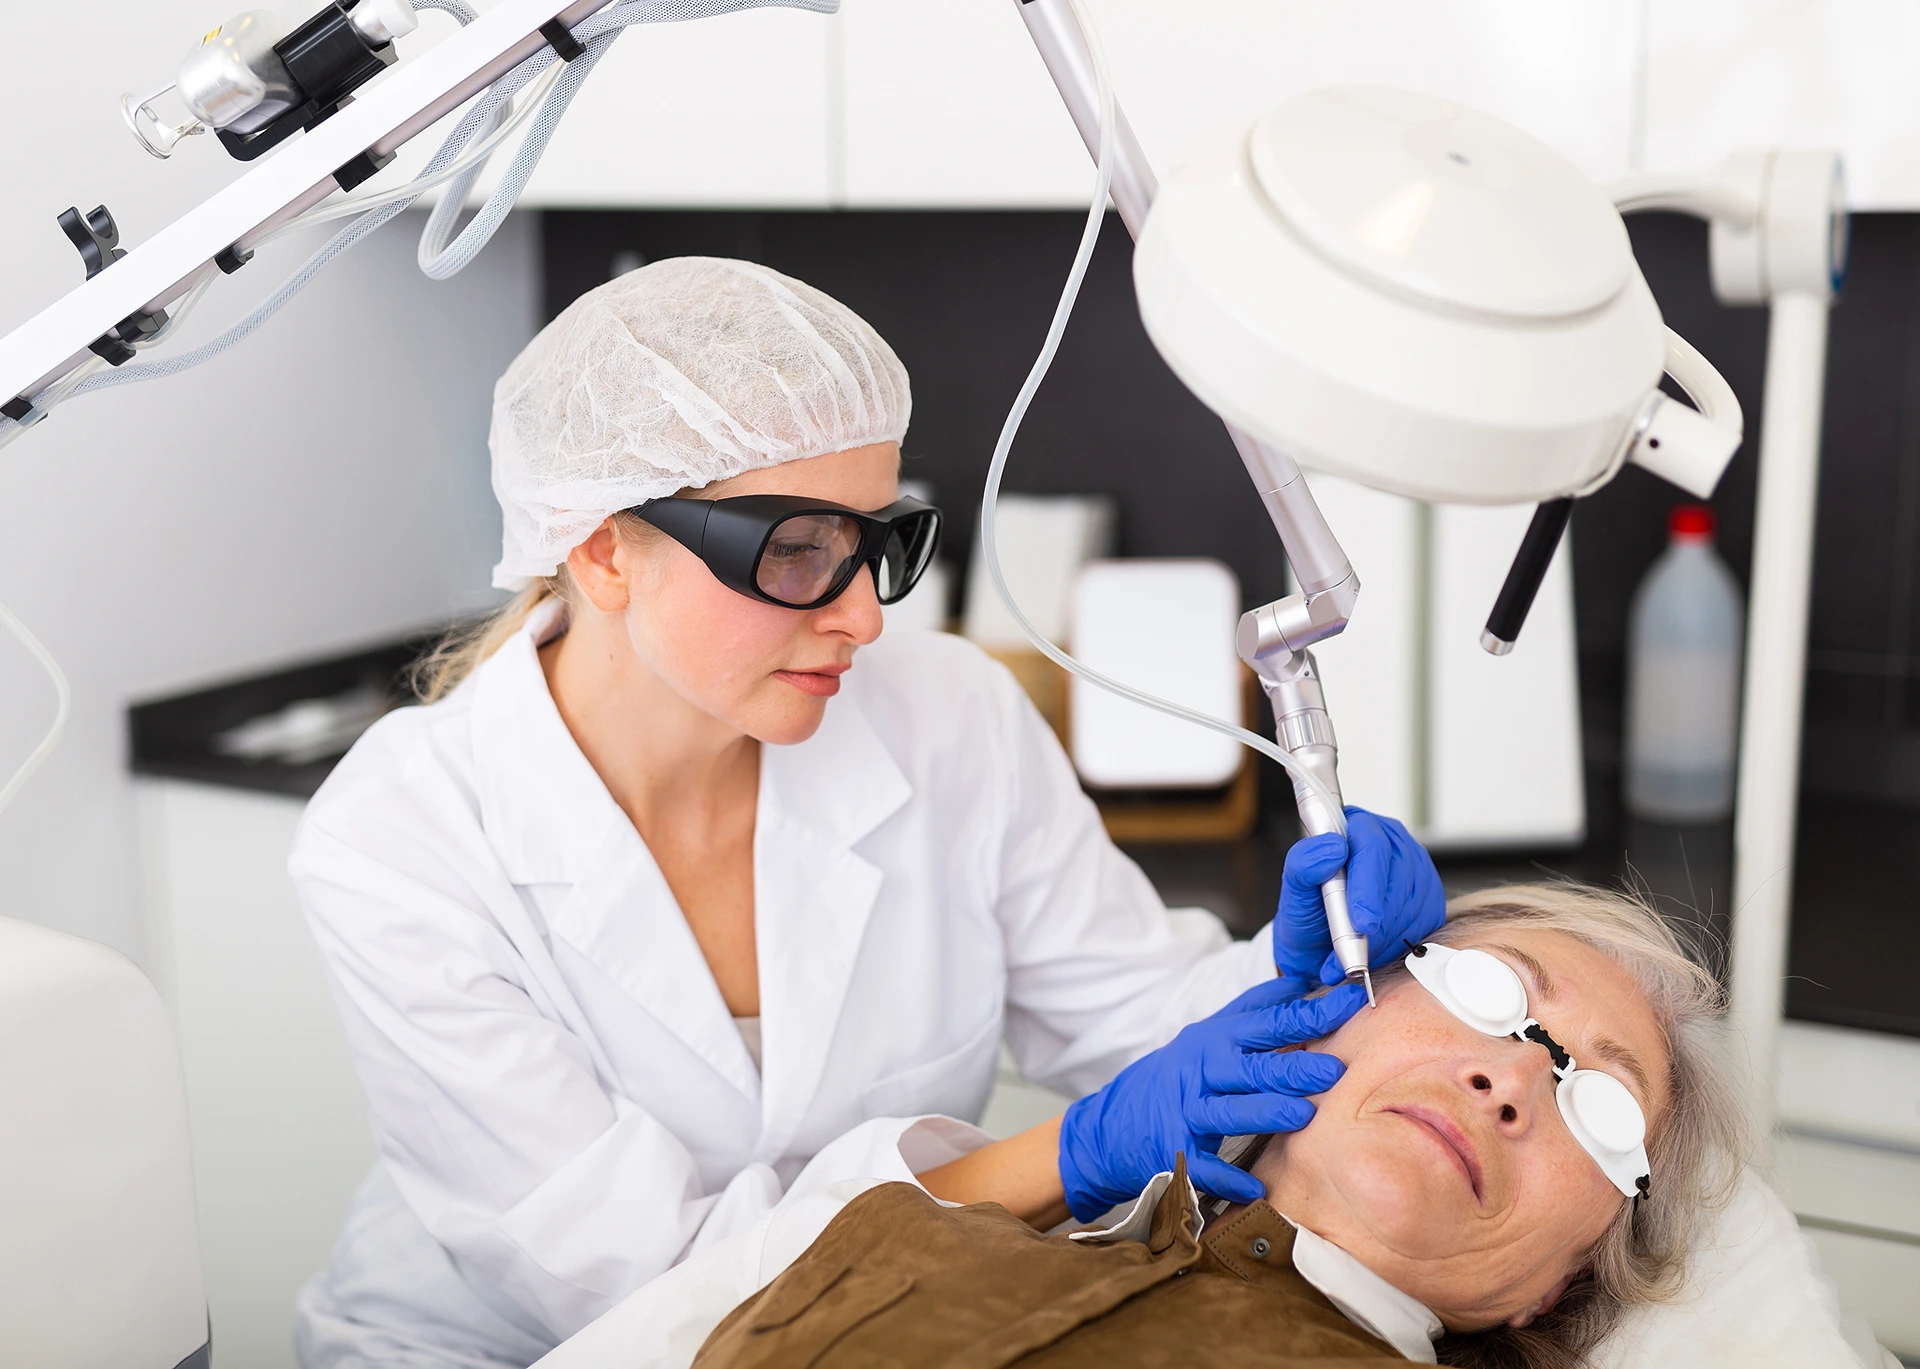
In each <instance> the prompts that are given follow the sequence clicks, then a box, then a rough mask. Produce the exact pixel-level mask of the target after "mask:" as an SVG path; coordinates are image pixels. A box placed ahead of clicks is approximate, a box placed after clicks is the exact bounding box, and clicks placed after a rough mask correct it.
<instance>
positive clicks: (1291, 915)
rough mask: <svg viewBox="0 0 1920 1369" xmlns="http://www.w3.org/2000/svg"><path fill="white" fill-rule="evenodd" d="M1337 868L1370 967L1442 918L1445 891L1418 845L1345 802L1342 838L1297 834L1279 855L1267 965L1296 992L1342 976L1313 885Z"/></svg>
mask: <svg viewBox="0 0 1920 1369" xmlns="http://www.w3.org/2000/svg"><path fill="white" fill-rule="evenodd" d="M1342 865H1345V866H1346V868H1347V904H1348V907H1349V909H1350V911H1351V913H1352V916H1353V928H1354V930H1355V931H1357V932H1359V933H1360V934H1361V935H1362V936H1364V937H1366V938H1367V950H1368V959H1369V961H1370V962H1371V964H1372V967H1373V968H1374V969H1379V968H1380V967H1381V966H1383V965H1390V964H1393V963H1394V962H1396V961H1398V960H1400V959H1401V958H1402V957H1404V956H1405V955H1406V953H1407V951H1408V950H1409V949H1410V948H1412V947H1414V946H1418V945H1419V944H1420V943H1421V942H1423V941H1425V940H1427V938H1429V937H1430V936H1432V935H1433V933H1434V932H1436V931H1438V930H1439V929H1440V925H1441V924H1442V923H1444V922H1445V921H1446V920H1447V896H1446V891H1445V890H1443V889H1442V888H1441V887H1440V872H1439V871H1438V870H1436V869H1434V868H1433V857H1431V856H1429V855H1428V854H1427V852H1426V848H1425V847H1423V846H1421V845H1420V843H1419V842H1417V841H1415V840H1414V839H1413V835H1412V833H1410V832H1408V831H1407V829H1406V828H1405V827H1404V826H1403V825H1401V824H1400V823H1398V822H1396V821H1394V820H1393V819H1392V818H1383V817H1380V816H1379V815H1378V814H1375V813H1369V812H1368V811H1367V810H1366V809H1364V808H1353V807H1349V808H1348V809H1347V835H1346V836H1345V837H1344V838H1342V837H1341V836H1340V835H1339V834H1338V833H1336V832H1326V833H1322V834H1321V835H1319V836H1316V837H1304V838H1302V839H1301V840H1299V841H1296V842H1295V843H1294V844H1293V848H1292V849H1291V850H1289V851H1288V852H1287V862H1286V867H1285V870H1284V872H1283V874H1282V875H1281V880H1280V910H1279V912H1278V913H1276V914H1275V915H1274V919H1273V963H1274V968H1275V969H1277V970H1278V971H1279V972H1280V976H1281V978H1282V980H1283V981H1284V982H1287V983H1290V984H1291V985H1292V986H1293V993H1294V994H1295V995H1296V996H1298V995H1300V994H1303V993H1306V992H1307V991H1308V990H1310V989H1312V988H1313V987H1314V986H1316V985H1319V984H1338V983H1340V982H1341V981H1342V980H1343V979H1344V978H1345V974H1344V973H1343V971H1342V970H1341V967H1340V961H1339V959H1338V957H1336V956H1335V955H1334V953H1333V940H1332V938H1331V936H1329V934H1328V932H1327V910H1326V905H1325V904H1324V903H1323V902H1322V901H1321V897H1320V886H1321V885H1322V884H1324V883H1326V881H1327V880H1328V879H1330V878H1331V877H1332V876H1333V875H1335V874H1336V873H1338V872H1339V870H1340V867H1341V866H1342Z"/></svg>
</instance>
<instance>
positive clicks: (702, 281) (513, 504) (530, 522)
mask: <svg viewBox="0 0 1920 1369" xmlns="http://www.w3.org/2000/svg"><path fill="white" fill-rule="evenodd" d="M912 408H913V400H912V397H911V395H910V394H909V392H908V389H907V371H906V368H905V367H904V366H902V365H901V364H900V358H899V357H897V356H895V355H894V354H893V349H892V348H891V347H889V346H887V344H886V342H885V341H884V340H882V338H881V337H880V335H879V334H878V333H876V332H874V331H873V329H872V328H870V327H869V326H868V325H867V322H866V320H865V319H862V318H861V317H860V316H859V315H858V314H856V313H854V312H853V310H851V309H849V308H847V306H846V305H844V304H841V303H840V302H839V301H838V300H835V299H832V298H831V297H829V296H827V295H824V294H822V293H821V292H820V291H818V290H816V289H814V288H813V287H812V286H810V285H806V284H803V283H801V282H800V281H797V280H794V279H793V278H792V277H790V276H783V275H781V274H780V273H779V272H778V271H769V270H768V269H767V268H766V267H764V266H755V265H753V264H752V263H751V262H744V261H729V260H726V259H724V258H720V257H672V258H669V259H667V260H665V261H657V262H654V263H653V264H652V265H651V266H643V267H641V268H640V269H639V270H637V271H629V272H628V273H627V274H625V275H623V276H619V277H617V278H615V279H613V280H610V281H608V282H607V283H606V284H605V285H602V286H600V287H599V288H598V289H596V290H590V291H588V292H587V293H586V294H584V295H582V296H581V297H580V298H579V299H577V300H575V301H574V302H573V303H572V304H570V305H568V306H567V308H566V309H565V311H564V312H562V313H561V315H560V317H558V318H556V319H555V320H554V321H553V322H552V323H549V324H548V325H547V326H546V327H545V328H542V329H541V330H540V333H539V335H538V336H537V337H535V338H534V340H533V341H532V342H530V343H528V344H527V347H526V350H525V351H523V352H521V353H520V355H519V356H518V357H516V358H514V361H513V364H512V365H511V366H509V367H508V368H507V373H506V374H505V375H503V376H502V377H500V382H499V384H497V385H495V386H494V388H493V427H492V430H491V432H490V433H489V434H488V438H487V445H488V446H489V447H490V448H491V449H492V452H493V492H494V494H495V495H497V496H498V497H499V500H500V511H501V514H502V515H503V517H504V522H505V529H504V537H503V541H504V547H503V549H502V554H501V557H500V564H499V565H497V566H495V567H494V570H493V583H494V584H495V585H496V586H497V587H499V588H501V589H519V588H521V587H523V586H524V585H526V584H528V583H530V582H531V581H532V580H534V579H536V578H538V577H540V576H543V575H551V574H553V573H554V571H555V569H557V568H558V567H559V565H560V563H561V562H562V561H564V560H566V557H567V553H568V552H570V551H572V550H573V549H574V548H575V547H576V546H578V545H579V544H580V543H582V542H584V541H585V540H586V539H587V537H588V536H589V535H591V534H592V532H593V530H594V529H595V528H597V527H599V526H600V524H601V522H602V521H603V520H604V519H605V518H606V517H607V515H608V514H610V513H614V512H616V511H618V510H620V509H626V508H631V507H633V506H634V505H635V504H644V503H645V502H646V501H647V500H649V499H660V498H664V497H665V496H667V495H670V494H674V493H676V492H678V491H680V490H684V489H689V488H694V487H697V486H701V485H706V484H710V483H712V482H713V481H715V480H721V479H724V478H725V477H727V476H730V475H738V474H739V473H740V472H742V471H750V470H757V469H759V468H761V467H763V466H777V465H779V464H780V463H782V462H785V461H797V460H799V459H800V458H802V457H808V456H821V455H824V454H825V453H827V452H837V451H844V450H846V449H847V448H849V447H863V446H866V445H868V444H870V443H874V442H898V441H899V440H900V439H901V437H903V436H904V435H905V434H906V431H907V418H908V415H909V414H910V413H911V411H912Z"/></svg>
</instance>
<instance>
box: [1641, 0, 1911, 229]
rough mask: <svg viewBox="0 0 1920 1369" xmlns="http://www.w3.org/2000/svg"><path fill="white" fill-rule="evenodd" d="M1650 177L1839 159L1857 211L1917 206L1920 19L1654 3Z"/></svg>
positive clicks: (1875, 4)
mask: <svg viewBox="0 0 1920 1369" xmlns="http://www.w3.org/2000/svg"><path fill="white" fill-rule="evenodd" d="M1648 17H1649V26H1648V33H1647V44H1646V47H1647V75H1646V92H1647V107H1646V128H1647V135H1646V166H1647V169H1649V170H1654V171H1690V172H1704V171H1712V170H1713V169H1715V168H1716V167H1718V166H1719V164H1720V162H1721V160H1722V159H1723V158H1724V157H1725V156H1726V155H1727V154H1728V153H1730V152H1737V151H1741V150H1744V149H1749V148H1765V147H1781V146H1792V147H1837V148H1839V149H1840V152H1841V155H1842V156H1843V157H1844V159H1845V162H1846V172H1847V185H1848V198H1849V200H1850V202H1851V203H1852V205H1853V207H1854V208H1856V209H1911V208H1913V207H1915V206H1920V81H1916V80H1915V79H1914V72H1915V70H1916V69H1920V8H1916V7H1915V6H1914V5H1913V4H1911V3H1909V2H1908V0H1651V4H1650V5H1649V8H1648Z"/></svg>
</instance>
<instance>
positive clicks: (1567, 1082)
mask: <svg viewBox="0 0 1920 1369" xmlns="http://www.w3.org/2000/svg"><path fill="white" fill-rule="evenodd" d="M1407 970H1408V972H1409V973H1411V974H1412V975H1413V977H1414V979H1416V980H1417V981H1419V983H1420V986H1421V987H1422V988H1424V989H1425V990H1426V991H1427V992H1428V993H1430V994H1432V995H1433V996H1434V997H1435V998H1437V999H1439V1000H1440V1005H1441V1006H1442V1007H1444V1008H1445V1009H1446V1010H1447V1011H1448V1012H1450V1013H1452V1014H1453V1015H1454V1016H1455V1017H1457V1018H1459V1019H1460V1020H1461V1021H1462V1022H1465V1023H1466V1024H1467V1025H1468V1026H1469V1027H1472V1028H1473V1029H1474V1030H1475V1031H1478V1032H1485V1033H1486V1034H1487V1035H1488V1036H1512V1037H1516V1038H1518V1039H1519V1040H1522V1041H1533V1042H1536V1043H1538V1044H1539V1045H1542V1046H1545V1047H1546V1048H1547V1050H1548V1052H1549V1053H1550V1054H1551V1055H1552V1056H1553V1073H1554V1075H1555V1077H1556V1078H1558V1079H1559V1081H1560V1083H1559V1085H1558V1086H1557V1087H1556V1088H1555V1089H1554V1099H1555V1101H1556V1102H1558V1103H1559V1105H1560V1116H1561V1118H1562V1119H1563V1120H1564V1121H1565V1122H1566V1124H1567V1130H1568V1131H1570V1132H1572V1133H1573V1139H1574V1140H1576V1141H1578V1142H1579V1143H1580V1148H1581V1149H1582V1150H1584V1151H1586V1152H1587V1154H1589V1155H1591V1156H1592V1157H1593V1160H1594V1163H1595V1164H1597V1165H1599V1166H1600V1172H1601V1173H1603V1174H1605V1175H1606V1176H1607V1178H1608V1180H1609V1181H1611V1182H1612V1184H1613V1186H1614V1187H1615V1188H1617V1189H1619V1190H1620V1191H1621V1192H1622V1193H1624V1194H1626V1195H1627V1197H1629V1198H1644V1197H1646V1196H1647V1190H1648V1186H1649V1184H1650V1182H1651V1178H1652V1171H1651V1167H1650V1166H1649V1165H1648V1164H1647V1149H1646V1139H1647V1118H1646V1114H1645V1113H1643V1112H1641V1111H1640V1104H1639V1103H1637V1102H1635V1101H1634V1097H1633V1094H1632V1093H1630V1092H1629V1091H1628V1090H1627V1086H1626V1085H1625V1084H1623V1083H1621V1082H1620V1081H1619V1080H1618V1079H1615V1078H1614V1077H1613V1076H1612V1075H1611V1074H1607V1073H1605V1072H1603V1071H1601V1070H1583V1069H1581V1068H1580V1067H1579V1066H1578V1065H1576V1064H1575V1063H1574V1060H1573V1057H1572V1056H1570V1055H1568V1054H1567V1053H1566V1051H1565V1050H1563V1049H1561V1047H1560V1044H1559V1042H1557V1041H1555V1040H1554V1039H1553V1038H1552V1037H1551V1036H1549V1035H1547V1031H1546V1028H1544V1027H1542V1026H1541V1025H1540V1024H1539V1023H1538V1022H1536V1021H1534V1020H1533V1018H1531V1017H1530V1016H1528V1015H1527V990H1526V986H1525V985H1524V984H1522V983H1521V982H1520V976H1519V974H1517V973H1516V972H1515V971H1514V969H1513V967H1512V966H1511V965H1509V964H1507V962H1506V961H1504V960H1501V959H1500V958H1499V957H1498V956H1493V955H1489V954H1487V952H1485V951H1475V950H1465V951H1456V950H1454V949H1453V948H1452V947H1451V946H1442V945H1440V944H1439V943H1438V942H1433V941H1429V942H1427V943H1426V944H1425V945H1423V946H1420V947H1417V948H1415V950H1414V951H1413V953H1412V954H1411V955H1409V956H1408V957H1407Z"/></svg>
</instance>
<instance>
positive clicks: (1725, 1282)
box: [1592, 1170, 1896, 1369]
mask: <svg viewBox="0 0 1920 1369" xmlns="http://www.w3.org/2000/svg"><path fill="white" fill-rule="evenodd" d="M1695 1259H1696V1263H1695V1268H1694V1271H1693V1274H1692V1277H1691V1279H1690V1280H1689V1283H1688V1287H1687V1291H1686V1294H1685V1295H1684V1296H1683V1298H1682V1299H1681V1301H1679V1302H1676V1303H1672V1304H1668V1305H1665V1306H1660V1307H1639V1308H1635V1309H1634V1310H1633V1311H1632V1312H1630V1313H1628V1314H1627V1316H1626V1317H1624V1318H1623V1319H1622V1320H1621V1323H1620V1325H1619V1327H1618V1328H1617V1329H1616V1330H1615V1331H1614V1333H1613V1335H1611V1336H1609V1337H1608V1338H1607V1341H1606V1343H1605V1344H1603V1345H1602V1346H1601V1347H1600V1348H1599V1349H1598V1350H1597V1351H1595V1352H1594V1354H1593V1357H1592V1364H1593V1369H1668V1367H1669V1366H1672V1365H1687V1366H1690V1367H1691V1369H1719V1367H1720V1366H1723V1365H1724V1366H1727V1367H1728V1369H1732V1366H1735V1365H1738V1366H1740V1369H1769V1367H1770V1366H1775V1365H1778V1366H1780V1369H1883V1367H1884V1366H1886V1365H1891V1364H1895V1363H1896V1361H1895V1360H1894V1359H1893V1357H1892V1356H1891V1355H1888V1354H1887V1353H1886V1352H1885V1351H1884V1350H1882V1349H1881V1348H1880V1347H1879V1346H1878V1345H1877V1344H1875V1343H1874V1340H1873V1337H1872V1335H1871V1333H1868V1332H1866V1331H1865V1330H1864V1327H1862V1326H1861V1325H1860V1324H1859V1322H1858V1319H1857V1318H1850V1317H1846V1316H1845V1315H1844V1314H1843V1313H1842V1312H1841V1310H1840V1300H1839V1298H1838V1296H1837V1295H1836V1294H1835V1293H1834V1288H1833V1283H1832V1281H1831V1280H1829V1279H1828V1278H1827V1276H1826V1275H1825V1274H1824V1273H1822V1272H1821V1270H1820V1263H1819V1260H1818V1258H1817V1257H1816V1255H1815V1253H1814V1249H1813V1242H1812V1241H1810V1240H1808V1239H1807V1237H1806V1235H1805V1233H1803V1232H1802V1231H1801V1230H1800V1224H1799V1223H1798V1222H1796V1221H1795V1220H1794V1219H1793V1214H1792V1213H1791V1212H1789V1211H1788V1210H1787V1206H1786V1204H1785V1203H1783V1202H1781V1201H1780V1197H1779V1195H1778V1194H1776V1193H1775V1192H1774V1191H1773V1189H1772V1188H1770V1187H1769V1186H1768V1185H1767V1184H1766V1183H1765V1182H1764V1181H1763V1180H1762V1179H1761V1178H1760V1177H1759V1176H1758V1175H1757V1174H1755V1173H1754V1172H1753V1171H1752V1170H1748V1171H1747V1172H1746V1174H1745V1175H1744V1176H1743V1177H1742V1180H1741V1184H1740V1191H1739V1193H1738V1195H1737V1196H1736V1197H1735V1198H1734V1200H1733V1201H1732V1202H1731V1203H1730V1204H1728V1206H1727V1210H1726V1211H1725V1212H1724V1213H1722V1214H1721V1216H1720V1220H1719V1221H1718V1222H1717V1223H1716V1224H1715V1227H1714V1231H1713V1235H1712V1237H1711V1239H1710V1240H1709V1243H1708V1245H1707V1246H1706V1248H1705V1249H1703V1250H1701V1251H1700V1252H1699V1253H1698V1255H1697V1256H1696V1257H1695ZM1847 1323H1853V1324H1852V1325H1851V1326H1849V1325H1847ZM1849 1331H1851V1332H1852V1333H1853V1334H1852V1335H1849V1334H1848V1332H1849Z"/></svg>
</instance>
